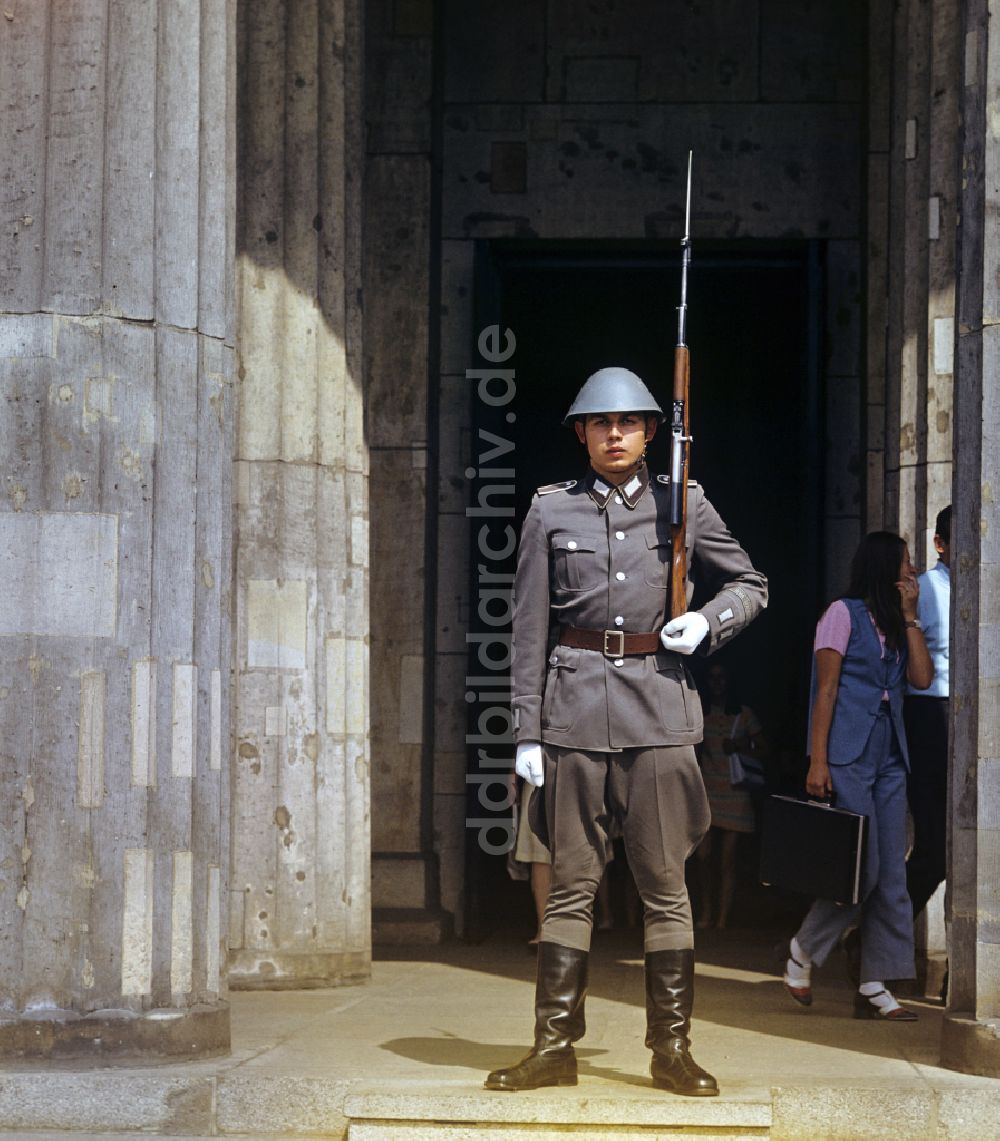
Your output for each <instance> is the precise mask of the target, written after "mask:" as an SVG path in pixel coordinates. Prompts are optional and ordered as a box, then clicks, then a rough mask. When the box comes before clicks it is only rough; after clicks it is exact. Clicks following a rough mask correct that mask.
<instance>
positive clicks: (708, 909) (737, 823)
mask: <svg viewBox="0 0 1000 1141" xmlns="http://www.w3.org/2000/svg"><path fill="white" fill-rule="evenodd" d="M699 689H700V692H701V705H702V710H703V711H704V714H705V737H704V740H703V742H702V744H701V746H699V747H698V748H697V751H698V763H699V765H700V766H701V775H702V778H703V779H704V781H705V791H706V792H707V793H708V803H709V805H710V807H711V810H712V826H711V827H710V828H709V830H708V832H706V833H705V838H704V840H702V842H701V843H700V844H699V845H698V847H697V849H696V855H697V857H698V873H699V875H698V880H699V887H700V902H699V907H698V920H697V923H696V926H697V927H711V926H712V921H713V914H714V916H715V926H716V927H725V926H726V924H727V923H728V922H729V913H730V911H731V910H732V904H733V894H734V892H735V889H736V850H737V846H738V844H739V839H740V836H741V835H748V834H750V833H752V832H753V831H754V810H753V801H752V800H751V799H750V793H749V792H748V791H747V790H746V789H745V788H741V787H737V786H735V785H733V783H732V780H731V776H730V767H729V756H730V754H731V753H746V752H751V753H753V754H754V755H755V756H756V757H758V758H759V759H761V760H763V759H764V758H765V757H766V756H767V753H768V747H767V743H766V742H765V740H764V738H763V736H762V735H761V727H760V722H759V721H758V720H757V715H756V714H755V713H754V711H753V710H752V709H750V708H749V706H746V705H741V704H740V702H739V698H738V697H737V695H736V693H735V692H734V690H733V686H732V683H731V679H730V673H729V669H728V667H727V666H725V665H724V664H723V663H722V662H713V663H712V664H711V665H710V666H709V668H708V671H707V673H706V675H705V681H704V684H703V685H701V686H700V687H699ZM716 854H717V857H718V870H717V871H716V869H715V868H714V867H713V864H714V860H713V855H716Z"/></svg>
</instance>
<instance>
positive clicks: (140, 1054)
mask: <svg viewBox="0 0 1000 1141" xmlns="http://www.w3.org/2000/svg"><path fill="white" fill-rule="evenodd" d="M229 1048H230V1043H229V1004H228V1003H225V1002H220V1003H217V1004H215V1005H211V1006H210V1005H205V1006H196V1007H192V1008H191V1009H189V1010H162V1009H160V1010H149V1011H146V1012H145V1013H143V1014H136V1013H134V1012H133V1011H107V1012H96V1013H94V1014H86V1015H82V1016H78V1015H76V1014H74V1013H71V1012H55V1011H53V1012H52V1014H51V1015H50V1016H47V1015H46V1013H45V1012H38V1013H34V1014H32V1015H31V1016H30V1017H21V1018H11V1019H7V1018H4V1019H3V1021H0V1058H6V1059H14V1058H20V1059H25V1060H28V1059H45V1060H49V1059H57V1058H65V1059H72V1060H74V1061H81V1060H87V1059H91V1060H93V1061H95V1062H100V1063H106V1062H107V1060H108V1059H138V1060H157V1059H171V1060H179V1059H184V1058H210V1057H214V1056H216V1055H219V1054H228V1053H229Z"/></svg>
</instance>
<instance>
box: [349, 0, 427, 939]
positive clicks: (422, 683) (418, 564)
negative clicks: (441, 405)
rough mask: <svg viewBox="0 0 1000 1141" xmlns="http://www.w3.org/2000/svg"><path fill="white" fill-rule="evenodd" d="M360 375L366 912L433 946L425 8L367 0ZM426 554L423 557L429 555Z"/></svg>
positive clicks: (381, 934)
mask: <svg viewBox="0 0 1000 1141" xmlns="http://www.w3.org/2000/svg"><path fill="white" fill-rule="evenodd" d="M366 16H367V34H368V41H367V50H366V59H367V75H366V87H365V92H366V102H365V119H366V125H367V161H366V167H365V180H366V188H365V283H364V284H365V289H364V293H365V377H366V383H367V386H368V428H369V437H370V443H371V466H372V487H373V507H372V551H373V563H372V650H371V653H372V707H371V712H372V797H373V800H374V802H375V803H376V804H377V805H378V812H377V813H376V814H375V815H374V818H373V820H372V902H373V904H374V907H375V927H376V936H377V937H378V938H380V939H384V940H397V939H400V940H407V941H413V940H437V939H438V938H440V937H441V933H442V930H443V929H444V928H443V925H442V924H443V917H442V916H441V914H440V912H439V910H438V875H437V862H436V859H435V848H436V845H435V840H434V832H433V830H434V822H433V815H432V808H431V802H432V797H433V795H434V792H433V788H432V782H433V780H434V777H433V773H432V770H431V767H430V765H429V763H428V762H429V758H430V756H431V751H430V746H431V739H432V735H433V719H434V716H433V715H434V710H433V709H432V708H430V706H429V696H430V687H429V685H428V680H427V679H428V671H429V669H430V667H431V664H432V661H433V656H432V654H431V652H430V648H429V646H428V639H429V637H430V636H431V631H432V629H433V609H434V597H433V588H434V582H435V568H434V565H433V562H434V560H433V559H431V560H430V566H429V565H428V557H427V552H428V550H433V542H434V538H433V536H434V532H435V525H436V516H435V513H434V511H433V506H432V504H430V503H429V501H428V495H429V494H431V495H432V494H433V492H432V491H429V489H431V488H433V486H434V480H435V472H436V471H437V466H438V452H437V442H436V435H437V433H436V428H435V425H434V423H433V421H434V419H435V415H436V414H435V413H434V412H433V411H432V409H433V408H434V407H435V406H436V402H437V394H436V392H434V391H433V390H432V387H431V383H430V373H429V369H430V355H431V351H432V348H431V333H432V330H431V324H430V315H431V304H432V302H431V298H432V293H433V291H434V289H435V282H436V270H435V267H434V266H433V264H432V258H431V233H432V229H433V228H434V227H435V225H436V205H435V203H434V200H433V197H432V181H433V163H432V151H433V134H434V132H433V114H432V105H431V104H432V92H433V43H434V16H435V13H434V4H433V3H432V0H406V2H404V3H400V2H398V0H397V2H392V0H368V3H367V4H366ZM428 543H431V544H432V546H430V547H429V546H428Z"/></svg>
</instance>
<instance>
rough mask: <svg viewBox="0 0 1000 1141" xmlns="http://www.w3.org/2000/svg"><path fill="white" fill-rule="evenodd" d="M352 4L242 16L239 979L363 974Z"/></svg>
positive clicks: (365, 890)
mask: <svg viewBox="0 0 1000 1141" xmlns="http://www.w3.org/2000/svg"><path fill="white" fill-rule="evenodd" d="M361 8H362V5H361V3H360V0H297V2H295V3H292V2H290V0H254V3H252V4H244V5H241V7H240V13H241V15H240V28H239V34H240V63H239V69H238V70H239V74H240V88H239V153H240V160H239V161H240V175H239V177H240V186H241V192H240V203H239V215H240V222H239V232H238V236H237V247H238V276H239V285H238V294H239V345H240V379H241V384H240V390H239V421H238V430H237V464H236V501H237V527H238V536H237V545H236V590H237V623H236V630H237V633H236V637H237V645H236V663H237V684H236V708H235V726H236V732H237V736H238V741H237V747H236V757H235V760H234V766H235V770H234V776H233V796H234V804H233V847H232V890H231V893H230V932H229V938H230V944H229V945H230V981H231V984H232V985H233V986H234V987H241V988H249V987H307V986H330V985H333V984H336V983H343V982H353V981H357V980H360V979H364V978H366V977H367V976H368V973H369V964H370V956H371V952H370V947H371V935H370V931H371V919H370V889H369V865H370V857H369V852H370V836H369V818H368V804H369V775H368V759H369V745H368V731H369V730H368V726H369V715H368V637H369V621H368V443H367V438H366V433H365V423H364V399H363V391H362V385H361V379H360V378H361V368H362V362H361V323H360V322H361V301H360V279H361V171H362V163H363V150H362V141H361V140H362V111H361V106H362V104H361V49H362V40H363V37H362V31H361V22H360V17H361Z"/></svg>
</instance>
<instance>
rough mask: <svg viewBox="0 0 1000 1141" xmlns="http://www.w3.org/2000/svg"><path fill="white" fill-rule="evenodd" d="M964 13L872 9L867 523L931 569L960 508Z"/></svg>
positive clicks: (944, 5) (913, 6)
mask: <svg viewBox="0 0 1000 1141" xmlns="http://www.w3.org/2000/svg"><path fill="white" fill-rule="evenodd" d="M959 15H960V13H959V5H958V4H957V3H956V2H955V0H939V2H937V3H934V4H928V3H923V2H919V0H913V2H908V3H904V4H895V5H893V4H888V3H879V4H873V5H872V6H871V33H870V40H869V45H870V47H869V52H870V67H869V74H870V75H871V77H872V93H871V105H870V116H869V122H870V130H869V198H868V229H869V235H870V240H869V247H868V248H869V258H868V290H867V293H868V297H869V308H868V362H869V365H868V384H867V419H868V440H867V453H868V502H867V506H866V528H867V529H869V530H872V529H875V528H877V527H883V526H884V527H888V528H890V529H895V530H899V531H900V533H901V534H903V535H904V536H905V537H906V538H907V540H908V541H909V542H910V548H911V554H912V556H913V559H914V561H915V563H916V564H917V566H918V567H920V568H921V569H923V568H924V567H925V566H933V564H934V562H935V559H936V555H935V553H934V546H933V537H934V520H935V518H936V517H937V513H938V512H939V511H940V510H941V508H942V507H944V506H946V504H948V503H949V502H950V501H951V482H952V392H953V383H954V378H953V373H954V342H955V316H954V315H955V240H954V239H955V225H956V214H957V208H958V193H959V188H958V178H959V169H958V154H957V150H956V140H957V132H958V128H959V122H960V119H959V95H960V91H961V72H960V67H961V59H962V51H963V48H962V45H961V42H960V40H961V20H960V18H959ZM885 59H892V60H893V67H892V69H891V70H890V69H886V68H884V67H879V66H878V61H879V60H885Z"/></svg>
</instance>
